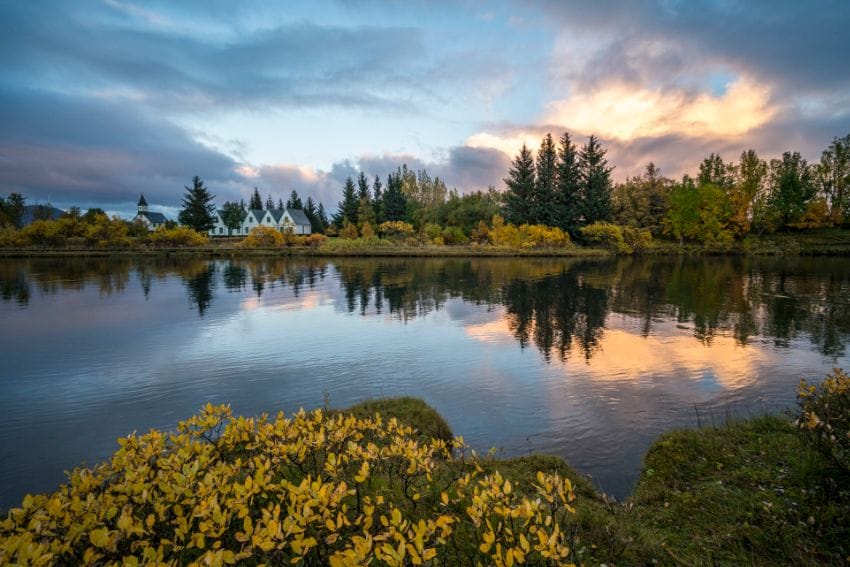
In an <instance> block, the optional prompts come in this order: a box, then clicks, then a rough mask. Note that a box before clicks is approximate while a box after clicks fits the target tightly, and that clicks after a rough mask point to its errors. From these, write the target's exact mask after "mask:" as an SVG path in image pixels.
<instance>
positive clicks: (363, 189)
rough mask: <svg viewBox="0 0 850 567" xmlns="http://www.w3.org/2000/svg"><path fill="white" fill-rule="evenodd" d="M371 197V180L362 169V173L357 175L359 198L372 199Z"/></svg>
mask: <svg viewBox="0 0 850 567" xmlns="http://www.w3.org/2000/svg"><path fill="white" fill-rule="evenodd" d="M371 197H372V196H371V195H370V194H369V180H368V179H366V174H365V173H363V172H362V171H361V172H360V175H358V176H357V198H358V199H359V200H361V201H362V200H363V199H371Z"/></svg>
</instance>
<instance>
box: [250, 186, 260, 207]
mask: <svg viewBox="0 0 850 567" xmlns="http://www.w3.org/2000/svg"><path fill="white" fill-rule="evenodd" d="M248 208H249V209H262V208H263V198H262V197H260V191H259V189H257V188H256V187H254V194H253V195H251V202H250V203H248Z"/></svg>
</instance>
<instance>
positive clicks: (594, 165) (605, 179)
mask: <svg viewBox="0 0 850 567" xmlns="http://www.w3.org/2000/svg"><path fill="white" fill-rule="evenodd" d="M606 152H607V150H605V149H604V148H603V147H602V146H601V144H600V143H599V140H598V139H597V138H596V136H593V135H591V136H590V138H589V139H588V141H587V144H585V145H584V147H583V148H582V149H581V153H580V154H579V157H580V158H581V180H582V185H583V191H582V193H583V195H584V207H583V210H582V212H583V214H584V222H585V223H586V224H593V223H595V222H597V221H609V220H611V189H612V187H611V171H612V169H613V168H611V167H608V160H606V159H605V153H606Z"/></svg>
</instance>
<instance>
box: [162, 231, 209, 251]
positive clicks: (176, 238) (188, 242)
mask: <svg viewBox="0 0 850 567" xmlns="http://www.w3.org/2000/svg"><path fill="white" fill-rule="evenodd" d="M147 241H148V243H149V244H150V245H151V246H154V247H156V248H184V247H191V246H203V245H204V244H206V243H207V242H208V241H209V239H208V237H207V236H206V235H204V234H201V233H200V232H198V231H196V230H194V229H191V228H189V227H187V226H177V227H174V228H167V227H164V226H162V227H159V228H158V229H156V230H155V231H153V232H151V233H150V234H149V235H148V238H147Z"/></svg>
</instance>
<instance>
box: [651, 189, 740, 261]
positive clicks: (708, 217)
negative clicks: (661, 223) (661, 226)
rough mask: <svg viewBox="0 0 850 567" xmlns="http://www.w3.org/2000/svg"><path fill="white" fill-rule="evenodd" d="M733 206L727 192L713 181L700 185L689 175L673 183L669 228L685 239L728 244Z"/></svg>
mask: <svg viewBox="0 0 850 567" xmlns="http://www.w3.org/2000/svg"><path fill="white" fill-rule="evenodd" d="M730 215H731V207H730V206H729V198H728V195H727V194H726V192H725V191H724V190H723V189H721V188H720V187H718V186H716V185H714V184H713V183H702V184H699V185H697V184H696V183H694V180H693V179H691V178H690V177H688V176H685V178H684V179H683V180H682V183H680V184H677V185H675V186H674V187H673V190H672V191H671V193H670V208H669V210H668V211H667V216H666V218H665V219H664V220H665V230H666V232H667V233H668V234H671V235H673V236H674V237H676V238H677V239H678V240H679V243H682V242H683V241H684V240H696V241H698V242H702V243H705V244H712V245H720V246H728V245H729V244H731V243H732V240H733V234H732V231H730V230H729V225H728V223H729V217H730Z"/></svg>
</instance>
